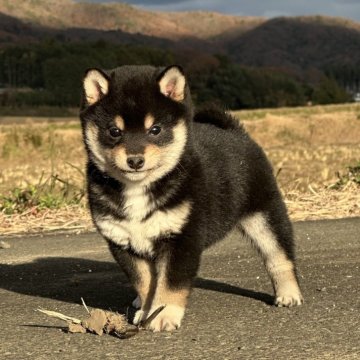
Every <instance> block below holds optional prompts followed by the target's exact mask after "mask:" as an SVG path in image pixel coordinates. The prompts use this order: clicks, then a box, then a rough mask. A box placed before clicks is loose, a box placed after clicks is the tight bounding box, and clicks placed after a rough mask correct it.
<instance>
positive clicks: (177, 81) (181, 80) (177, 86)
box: [157, 65, 186, 102]
mask: <svg viewBox="0 0 360 360" xmlns="http://www.w3.org/2000/svg"><path fill="white" fill-rule="evenodd" d="M157 81H158V84H159V87H160V92H161V93H162V94H163V95H165V96H166V97H168V98H170V99H172V100H174V101H178V102H179V101H182V100H184V97H185V87H186V79H185V76H184V72H183V70H182V68H181V67H180V66H177V65H172V66H169V67H167V68H166V69H165V70H164V71H163V72H162V73H161V74H160V75H159V77H158V79H157Z"/></svg>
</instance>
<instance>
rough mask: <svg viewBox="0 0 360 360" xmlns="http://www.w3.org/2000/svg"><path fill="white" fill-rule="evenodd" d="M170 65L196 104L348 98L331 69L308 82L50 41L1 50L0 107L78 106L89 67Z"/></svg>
mask: <svg viewBox="0 0 360 360" xmlns="http://www.w3.org/2000/svg"><path fill="white" fill-rule="evenodd" d="M174 63H176V64H179V65H181V66H182V67H183V68H184V71H185V73H186V74H187V76H188V79H189V83H190V87H191V90H192V94H193V98H194V101H195V103H196V104H201V103H204V102H218V103H221V104H222V105H223V106H225V107H226V108H229V109H251V108H264V107H280V106H301V105H305V104H309V103H311V104H330V103H343V102H348V101H351V96H350V95H349V94H348V93H347V92H346V91H345V89H344V87H342V86H341V85H340V83H341V82H340V81H337V80H336V75H337V73H339V69H335V68H334V69H332V68H328V69H324V71H323V72H321V73H320V76H317V77H316V80H311V81H309V80H308V79H305V78H302V77H301V76H298V75H294V74H292V73H290V72H289V71H287V70H286V69H282V68H270V67H251V66H244V65H240V64H238V63H235V62H234V61H233V60H231V59H230V58H229V57H227V56H225V55H221V54H214V55H211V54H204V53H200V52H198V53H197V52H196V51H194V50H192V51H188V52H186V51H181V52H180V51H179V50H163V49H160V48H154V47H146V46H143V45H125V44H112V43H107V42H105V41H103V40H98V41H96V42H60V41H57V40H53V39H52V40H44V41H42V42H39V43H35V44H31V45H16V46H15V45H13V46H7V47H5V48H2V49H0V88H1V89H2V91H1V93H0V105H1V106H4V107H10V108H11V107H37V106H42V105H48V106H57V107H77V106H78V105H79V102H80V93H81V80H82V76H83V74H84V72H85V70H86V69H88V68H91V67H98V68H103V69H111V68H114V67H117V66H120V65H125V64H150V65H154V66H163V65H169V64H174ZM5 89H6V90H5Z"/></svg>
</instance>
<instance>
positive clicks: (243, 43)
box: [227, 16, 360, 73]
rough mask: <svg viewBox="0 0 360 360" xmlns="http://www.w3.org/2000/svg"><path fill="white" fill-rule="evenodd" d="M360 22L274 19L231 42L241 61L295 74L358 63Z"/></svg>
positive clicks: (300, 18)
mask: <svg viewBox="0 0 360 360" xmlns="http://www.w3.org/2000/svg"><path fill="white" fill-rule="evenodd" d="M359 30H360V24H358V23H354V22H350V21H346V20H345V19H341V18H328V17H320V16H316V17H297V18H276V19H271V20H269V21H267V22H265V23H263V24H261V25H259V26H258V27H256V28H254V29H252V30H250V31H248V32H246V33H245V34H243V35H241V36H240V37H238V38H236V39H234V40H232V41H230V42H228V44H227V49H228V52H229V53H230V54H231V55H232V56H233V58H234V59H235V60H236V61H238V62H241V63H242V64H246V65H251V66H259V67H275V68H285V69H287V70H288V71H292V72H295V73H299V72H302V71H304V70H314V69H321V70H326V69H330V68H333V67H336V66H339V65H343V66H349V65H350V66H351V65H352V66H355V65H357V63H358V59H359V58H360V31H359Z"/></svg>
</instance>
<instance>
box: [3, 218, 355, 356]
mask: <svg viewBox="0 0 360 360" xmlns="http://www.w3.org/2000/svg"><path fill="white" fill-rule="evenodd" d="M295 231H296V238H297V244H298V265H299V272H300V277H301V283H302V288H303V292H304V296H305V300H306V303H305V305H304V306H302V307H299V308H293V309H285V308H275V307H273V306H271V305H269V302H271V300H272V297H271V294H272V292H271V286H270V283H269V280H268V278H267V276H266V273H265V270H264V268H263V266H262V264H261V261H260V259H259V258H258V257H257V256H256V255H255V253H254V251H253V250H252V248H251V247H250V246H249V244H247V243H246V242H245V241H244V240H241V239H239V237H238V236H232V237H230V238H229V239H227V240H226V241H225V242H223V243H221V244H219V245H218V246H216V247H214V248H212V249H211V250H209V251H208V252H207V253H206V254H205V255H204V258H203V264H202V269H201V272H200V274H199V279H198V280H197V282H196V288H195V290H194V292H193V294H192V296H191V300H190V304H189V308H188V311H187V314H186V318H185V321H184V323H183V327H182V328H181V329H180V330H178V331H176V332H174V333H171V334H169V333H158V334H153V333H150V332H142V333H140V334H138V335H137V336H135V337H133V338H131V339H128V340H119V339H116V338H113V337H110V336H102V337H99V336H95V335H91V334H76V335H71V334H67V333H64V332H63V331H62V330H61V326H63V323H62V322H61V321H58V320H56V319H51V318H47V317H46V316H44V315H42V314H40V313H37V312H35V311H34V310H35V309H36V308H38V307H43V308H45V309H50V310H57V311H60V312H63V313H65V314H68V315H73V316H78V317H81V316H82V315H83V313H84V310H83V308H82V306H81V305H80V297H84V298H85V300H86V302H87V304H88V305H89V306H93V307H100V308H104V309H109V308H111V309H113V310H119V311H126V306H127V305H128V304H129V303H130V302H131V300H132V299H133V297H134V293H133V291H132V289H131V288H130V287H129V285H128V283H127V282H126V279H125V277H124V276H123V275H122V274H121V272H120V271H119V270H118V267H117V265H116V264H115V263H114V262H113V260H112V258H111V256H110V254H109V252H108V250H107V247H106V245H105V243H104V242H103V241H102V240H101V239H100V237H99V236H98V235H96V234H87V235H77V236H76V235H44V236H40V237H26V236H24V237H22V238H10V239H5V238H3V239H2V240H5V241H7V242H8V243H9V244H10V245H11V248H10V249H1V250H0V359H5V360H7V359H18V360H20V359H21V360H22V359H84V360H87V359H91V360H93V359H216V360H222V359H360V311H359V310H360V292H359V290H360V281H359V266H360V219H359V218H357V219H344V220H335V221H315V222H300V223H296V224H295Z"/></svg>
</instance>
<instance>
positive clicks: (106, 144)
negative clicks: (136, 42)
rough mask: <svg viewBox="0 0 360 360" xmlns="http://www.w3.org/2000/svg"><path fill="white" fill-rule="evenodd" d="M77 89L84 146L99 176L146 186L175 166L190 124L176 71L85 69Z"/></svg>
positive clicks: (181, 79)
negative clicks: (81, 91) (80, 90)
mask: <svg viewBox="0 0 360 360" xmlns="http://www.w3.org/2000/svg"><path fill="white" fill-rule="evenodd" d="M83 88H84V94H83V95H84V96H83V104H82V109H81V112H80V118H81V122H82V127H83V135H84V141H85V146H86V149H87V151H88V154H89V158H90V160H91V161H92V162H93V163H95V164H96V165H97V167H98V168H99V169H100V170H102V171H104V172H107V173H108V174H109V175H111V176H112V177H114V178H116V179H118V180H119V181H121V182H124V183H129V182H137V183H142V184H149V183H151V182H153V181H156V180H158V179H159V178H161V177H163V176H164V175H166V174H167V173H169V172H170V171H171V170H173V169H174V168H175V167H176V166H177V164H178V162H179V161H180V159H181V156H182V154H183V152H184V149H185V146H186V143H187V139H188V129H189V125H190V121H191V119H192V105H191V97H190V93H189V89H188V86H187V84H186V79H185V77H184V74H183V72H182V70H181V68H179V67H177V66H171V67H168V68H165V69H164V68H162V69H159V68H154V67H151V66H122V67H119V68H117V69H115V70H112V71H106V72H105V71H102V70H98V69H91V70H88V71H87V73H86V74H85V78H84V81H83Z"/></svg>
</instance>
